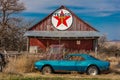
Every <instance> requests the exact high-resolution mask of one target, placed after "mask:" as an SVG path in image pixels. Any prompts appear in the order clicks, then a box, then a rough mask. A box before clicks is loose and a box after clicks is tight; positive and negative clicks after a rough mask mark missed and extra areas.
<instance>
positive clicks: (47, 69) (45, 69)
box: [42, 66, 52, 75]
mask: <svg viewBox="0 0 120 80" xmlns="http://www.w3.org/2000/svg"><path fill="white" fill-rule="evenodd" d="M51 73H52V68H51V67H50V66H44V67H43V68H42V74H43V75H45V74H51Z"/></svg>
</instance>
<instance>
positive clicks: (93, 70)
mask: <svg viewBox="0 0 120 80" xmlns="http://www.w3.org/2000/svg"><path fill="white" fill-rule="evenodd" d="M98 73H99V70H98V68H97V67H96V66H90V67H88V69H87V74H88V75H97V74H98Z"/></svg>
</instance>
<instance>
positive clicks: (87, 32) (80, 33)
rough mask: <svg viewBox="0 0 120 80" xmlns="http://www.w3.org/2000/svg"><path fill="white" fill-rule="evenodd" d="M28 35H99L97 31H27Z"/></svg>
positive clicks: (26, 34)
mask: <svg viewBox="0 0 120 80" xmlns="http://www.w3.org/2000/svg"><path fill="white" fill-rule="evenodd" d="M24 36H29V37H33V36H34V37H100V36H102V34H100V33H99V32H97V31H27V32H26V33H25V34H24Z"/></svg>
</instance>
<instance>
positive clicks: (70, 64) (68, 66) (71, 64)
mask: <svg viewBox="0 0 120 80" xmlns="http://www.w3.org/2000/svg"><path fill="white" fill-rule="evenodd" d="M76 63H77V62H76V61H75V60H61V61H60V62H59V69H60V70H63V71H76V70H77V66H76Z"/></svg>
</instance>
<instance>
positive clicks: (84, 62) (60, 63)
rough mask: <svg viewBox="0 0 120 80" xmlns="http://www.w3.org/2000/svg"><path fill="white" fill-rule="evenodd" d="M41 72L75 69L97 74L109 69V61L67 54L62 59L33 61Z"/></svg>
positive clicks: (86, 55) (48, 72) (84, 55)
mask: <svg viewBox="0 0 120 80" xmlns="http://www.w3.org/2000/svg"><path fill="white" fill-rule="evenodd" d="M34 66H35V68H36V69H38V70H40V71H41V72H42V74H50V73H53V72H59V71H60V72H61V71H67V72H68V71H77V72H81V73H87V74H88V75H97V74H99V73H101V72H102V71H109V67H110V63H109V62H107V61H102V60H99V59H96V58H95V57H93V56H91V55H88V54H68V55H67V56H65V57H64V58H63V59H62V60H40V61H37V62H35V63H34Z"/></svg>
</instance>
